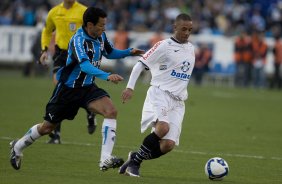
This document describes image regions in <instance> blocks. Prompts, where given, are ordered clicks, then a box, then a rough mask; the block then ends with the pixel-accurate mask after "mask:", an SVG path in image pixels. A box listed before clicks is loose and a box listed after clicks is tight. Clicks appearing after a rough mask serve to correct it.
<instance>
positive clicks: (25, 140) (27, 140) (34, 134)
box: [14, 124, 41, 155]
mask: <svg viewBox="0 0 282 184" xmlns="http://www.w3.org/2000/svg"><path fill="white" fill-rule="evenodd" d="M38 125H39V124H37V125H34V126H33V127H31V128H30V129H29V131H28V132H27V133H26V134H25V135H24V136H23V137H22V138H20V139H19V140H18V141H17V143H16V144H15V146H14V150H15V152H16V155H21V154H22V151H23V149H24V148H26V147H28V146H29V145H31V144H32V143H33V142H34V141H35V140H36V139H38V138H39V137H41V135H40V134H39V132H38V130H37V126H38Z"/></svg>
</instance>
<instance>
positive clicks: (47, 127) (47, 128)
mask: <svg viewBox="0 0 282 184" xmlns="http://www.w3.org/2000/svg"><path fill="white" fill-rule="evenodd" d="M55 128H56V124H52V123H50V122H47V121H44V122H43V123H41V124H40V125H39V127H38V132H39V134H40V135H46V134H50V133H51V132H52V131H53V130H54V129H55Z"/></svg>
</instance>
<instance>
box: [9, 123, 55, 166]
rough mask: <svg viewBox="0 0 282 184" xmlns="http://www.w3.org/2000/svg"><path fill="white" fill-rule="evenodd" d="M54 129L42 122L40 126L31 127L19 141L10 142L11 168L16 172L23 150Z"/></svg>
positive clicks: (49, 124)
mask: <svg viewBox="0 0 282 184" xmlns="http://www.w3.org/2000/svg"><path fill="white" fill-rule="evenodd" d="M55 127H56V125H55V124H52V123H49V122H48V121H44V122H43V123H41V124H36V125H34V126H33V127H31V128H30V129H29V130H28V132H27V133H26V134H25V135H24V136H23V137H22V138H20V139H19V140H13V141H12V142H10V146H11V156H10V163H11V165H12V167H13V168H14V169H16V170H19V169H20V167H21V160H22V157H23V154H22V152H23V149H25V148H26V147H28V146H30V145H31V144H32V143H34V141H35V140H37V139H38V138H40V137H41V136H43V135H46V134H50V133H51V132H52V131H53V130H54V129H55Z"/></svg>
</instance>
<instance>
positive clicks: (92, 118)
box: [86, 109, 95, 125]
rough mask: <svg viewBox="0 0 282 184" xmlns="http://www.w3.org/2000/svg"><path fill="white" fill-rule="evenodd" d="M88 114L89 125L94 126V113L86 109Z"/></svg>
mask: <svg viewBox="0 0 282 184" xmlns="http://www.w3.org/2000/svg"><path fill="white" fill-rule="evenodd" d="M86 113H87V121H88V125H94V118H95V116H94V113H93V112H91V111H89V110H87V109H86Z"/></svg>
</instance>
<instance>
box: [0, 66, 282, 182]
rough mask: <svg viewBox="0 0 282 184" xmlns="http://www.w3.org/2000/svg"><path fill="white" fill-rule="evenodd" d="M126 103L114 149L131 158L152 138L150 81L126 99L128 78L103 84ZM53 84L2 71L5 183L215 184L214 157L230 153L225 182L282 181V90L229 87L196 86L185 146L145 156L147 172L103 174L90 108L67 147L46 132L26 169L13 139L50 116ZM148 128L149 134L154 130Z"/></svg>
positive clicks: (68, 134)
mask: <svg viewBox="0 0 282 184" xmlns="http://www.w3.org/2000/svg"><path fill="white" fill-rule="evenodd" d="M98 84H99V85H100V86H101V87H103V88H104V89H106V90H107V91H108V92H109V93H110V95H111V96H112V99H113V101H114V104H115V106H116V107H117V109H118V128H117V142H116V146H115V148H114V154H115V155H118V156H121V157H123V158H125V159H126V158H127V154H128V152H129V151H130V150H136V149H138V147H139V145H140V143H141V142H142V140H143V138H144V136H145V135H144V134H141V133H140V124H139V122H140V118H141V110H142V105H143V101H144V98H145V95H146V91H147V88H148V85H145V84H142V83H141V82H140V81H139V82H138V86H137V87H136V90H135V93H134V97H133V99H132V100H131V101H130V102H128V103H126V104H122V103H121V100H120V96H121V92H122V90H123V88H124V87H125V86H126V83H120V84H118V85H115V84H112V83H109V82H101V81H99V82H98ZM52 91H53V85H52V82H51V79H50V78H22V77H21V76H20V75H19V74H16V73H14V72H12V73H9V72H2V71H1V73H0V184H48V183H59V184H88V183H91V184H93V183H99V184H101V183H107V184H108V183H115V184H119V183H120V184H125V183H126V184H127V183H140V184H142V183H144V184H164V183H165V184H169V183H173V184H182V183H183V184H184V183H189V184H208V183H216V182H218V181H209V180H208V179H207V177H206V176H205V174H204V165H205V163H206V161H207V160H208V159H209V158H211V157H215V156H219V157H222V158H224V159H225V160H226V161H227V162H228V164H229V167H230V173H229V175H228V176H227V177H226V178H225V179H224V180H223V181H219V183H226V184H231V183H232V184H280V183H282V92H281V91H277V90H274V91H270V90H258V91H257V90H254V89H234V88H225V87H219V88H215V87H211V86H206V87H196V86H193V85H191V86H190V87H189V100H188V101H187V102H186V115H185V119H184V122H183V129H182V134H181V139H180V146H178V147H176V149H175V150H173V151H172V152H171V153H169V154H167V155H165V156H163V157H161V158H160V159H156V160H151V161H144V163H143V164H142V167H141V170H140V171H141V176H142V177H140V178H131V177H127V176H123V175H119V174H118V173H117V169H115V170H113V169H112V170H109V171H107V172H101V171H100V170H99V168H98V161H99V157H100V146H101V121H102V118H101V117H100V116H99V117H98V127H97V131H96V132H95V133H94V134H93V135H88V133H87V129H86V113H85V111H84V110H83V109H82V110H80V111H79V113H78V115H77V117H76V118H75V119H74V120H73V121H64V122H63V125H62V143H63V144H62V145H48V144H46V141H47V140H48V137H47V136H45V137H42V138H40V139H39V140H38V141H37V142H36V143H34V144H33V145H32V146H31V147H29V148H28V149H26V150H25V151H24V158H23V163H22V168H21V170H19V171H16V170H14V169H13V168H12V167H11V166H10V163H9V151H10V150H9V146H8V145H9V142H10V141H11V140H12V139H15V138H19V137H21V136H22V135H24V134H25V133H26V131H27V130H28V129H29V128H30V127H31V126H32V125H33V124H35V123H38V122H41V121H42V116H43V115H44V110H45V105H46V103H47V101H48V100H49V97H50V95H51V92H52ZM147 133H148V132H147Z"/></svg>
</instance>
